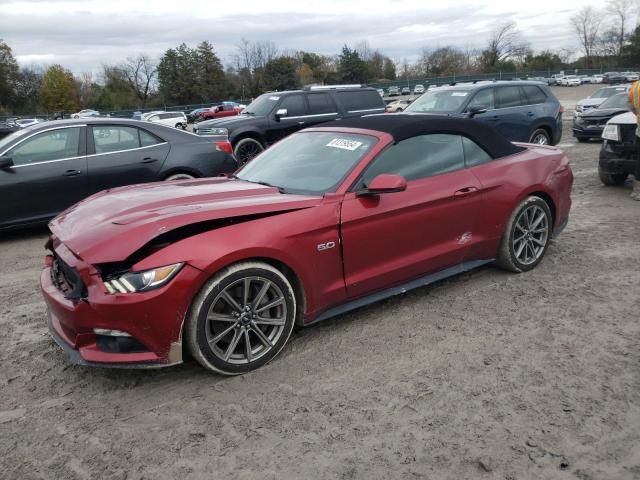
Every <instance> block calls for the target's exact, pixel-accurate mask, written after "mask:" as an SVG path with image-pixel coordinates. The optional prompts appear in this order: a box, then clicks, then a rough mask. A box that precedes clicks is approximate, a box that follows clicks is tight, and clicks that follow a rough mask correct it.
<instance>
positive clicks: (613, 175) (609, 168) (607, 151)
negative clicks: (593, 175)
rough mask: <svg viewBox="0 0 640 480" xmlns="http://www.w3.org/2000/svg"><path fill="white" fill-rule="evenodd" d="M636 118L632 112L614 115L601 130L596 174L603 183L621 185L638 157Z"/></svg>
mask: <svg viewBox="0 0 640 480" xmlns="http://www.w3.org/2000/svg"><path fill="white" fill-rule="evenodd" d="M637 127H638V120H637V119H636V116H635V114H634V113H633V112H626V113H622V114H620V115H616V116H615V117H613V118H612V119H611V120H609V121H608V122H607V124H606V125H605V127H604V130H603V131H602V139H603V140H602V146H601V147H600V159H599V162H598V174H599V175H600V180H601V181H602V183H604V184H605V185H611V186H615V185H623V184H624V182H625V180H626V179H627V177H628V176H629V175H630V174H633V173H634V169H635V162H636V159H637V158H638V138H637V137H636V128H637Z"/></svg>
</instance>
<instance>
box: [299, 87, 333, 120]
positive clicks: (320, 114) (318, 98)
mask: <svg viewBox="0 0 640 480" xmlns="http://www.w3.org/2000/svg"><path fill="white" fill-rule="evenodd" d="M307 103H308V104H309V116H307V118H306V119H304V121H305V125H304V127H305V128H307V127H310V126H313V125H317V124H319V123H322V122H328V121H330V120H336V119H337V118H338V116H339V114H338V108H337V107H336V104H335V103H334V101H333V99H332V98H331V95H329V93H328V92H312V93H309V94H308V95H307Z"/></svg>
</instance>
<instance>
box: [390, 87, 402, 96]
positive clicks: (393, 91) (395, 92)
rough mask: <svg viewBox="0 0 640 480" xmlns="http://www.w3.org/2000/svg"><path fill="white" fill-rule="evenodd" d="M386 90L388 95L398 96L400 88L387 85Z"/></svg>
mask: <svg viewBox="0 0 640 480" xmlns="http://www.w3.org/2000/svg"><path fill="white" fill-rule="evenodd" d="M387 92H388V95H389V96H390V97H398V96H399V95H400V88H398V87H389V90H387Z"/></svg>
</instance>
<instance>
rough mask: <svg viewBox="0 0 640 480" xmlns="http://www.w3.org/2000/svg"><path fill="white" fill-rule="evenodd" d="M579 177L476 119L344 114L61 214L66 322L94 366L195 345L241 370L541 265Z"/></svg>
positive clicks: (49, 299) (57, 306) (57, 248)
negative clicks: (199, 170) (295, 335)
mask: <svg viewBox="0 0 640 480" xmlns="http://www.w3.org/2000/svg"><path fill="white" fill-rule="evenodd" d="M572 182H573V175H572V172H571V168H570V166H569V161H568V159H567V157H566V155H565V154H564V153H563V152H562V151H561V150H559V149H557V148H555V147H549V146H541V145H529V144H512V143H510V142H508V141H507V140H505V139H504V138H503V137H501V136H500V135H499V134H498V133H497V132H496V131H495V130H494V129H493V128H492V127H490V126H488V125H486V124H484V123H481V122H477V121H474V120H470V119H461V118H449V117H440V116H434V115H405V114H397V115H375V116H369V117H362V118H355V119H348V120H341V121H334V122H330V123H327V124H324V126H322V127H315V128H310V129H306V130H302V131H300V132H298V133H296V134H293V135H291V136H289V137H287V138H286V139H284V140H282V141H281V142H279V143H277V144H276V145H274V146H273V147H271V148H270V149H269V150H266V151H265V152H263V153H262V154H260V155H259V156H258V157H256V158H255V159H254V160H252V161H251V162H249V163H248V164H246V165H245V166H244V167H243V168H242V169H241V170H239V171H238V172H237V173H236V175H234V176H232V177H230V178H213V179H202V180H188V181H176V182H163V183H157V184H148V185H138V186H129V187H123V188H117V189H112V190H109V191H105V192H102V193H99V194H97V195H94V196H92V197H90V198H88V199H86V200H84V201H82V202H80V203H78V204H77V205H75V206H74V207H72V208H70V209H68V210H67V211H66V212H64V213H63V214H61V215H60V216H58V217H57V218H56V219H54V220H53V221H52V222H51V223H50V229H51V232H52V235H51V238H50V240H49V242H48V244H47V248H48V249H49V250H50V254H49V255H48V256H47V259H46V267H45V269H44V271H43V272H42V276H41V286H42V291H43V293H44V298H45V300H46V303H47V306H48V311H49V326H50V331H51V332H52V335H53V337H54V339H55V340H56V341H57V343H58V344H59V345H60V346H62V348H64V349H65V350H66V351H67V352H68V353H69V354H70V356H71V359H72V361H73V362H76V363H80V364H85V365H97V366H112V367H158V366H166V365H172V364H175V363H179V362H181V361H182V360H183V358H184V357H183V352H184V351H185V350H186V351H188V352H189V353H190V354H191V355H192V356H193V357H194V358H195V359H196V360H197V361H198V362H200V363H201V364H202V365H203V366H204V367H206V368H208V369H210V370H213V371H216V372H220V373H223V374H230V375H234V374H241V373H244V372H248V371H250V370H253V369H255V368H258V367H260V366H262V365H264V364H265V363H267V362H268V361H270V360H271V359H273V358H274V357H275V356H276V355H277V354H278V352H280V351H281V350H282V348H283V347H284V345H285V343H286V342H287V340H288V338H289V336H290V334H291V332H292V329H293V327H294V325H298V326H305V325H310V324H312V323H315V322H318V321H320V320H323V319H326V318H329V317H331V316H334V315H337V314H340V313H343V312H346V311H349V310H351V309H354V308H358V307H360V306H363V305H366V304H369V303H371V302H375V301H378V300H381V299H383V298H386V297H389V296H392V295H396V294H399V293H403V292H405V291H407V290H408V289H412V288H416V287H420V286H423V285H426V284H429V283H431V282H433V281H436V280H440V279H442V278H445V277H448V276H451V275H455V274H458V273H460V272H463V271H466V270H469V269H471V268H475V267H478V266H481V265H484V264H487V263H492V262H495V263H497V265H499V266H501V267H502V268H504V269H506V270H509V271H512V272H524V271H527V270H531V269H532V268H534V267H535V266H536V265H537V264H538V263H539V262H540V261H541V260H542V258H543V256H544V254H545V252H546V251H547V248H548V246H549V242H550V241H551V238H552V236H555V235H556V234H558V233H559V232H560V231H561V230H562V228H563V227H564V226H565V224H566V223H567V221H568V216H569V209H570V206H571V199H570V191H571V185H572ZM389 321H390V322H391V321H393V319H389Z"/></svg>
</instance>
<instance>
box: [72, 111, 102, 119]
mask: <svg viewBox="0 0 640 480" xmlns="http://www.w3.org/2000/svg"><path fill="white" fill-rule="evenodd" d="M99 116H100V112H99V111H97V110H91V109H86V110H80V111H79V112H77V113H72V114H71V118H87V117H99Z"/></svg>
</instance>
